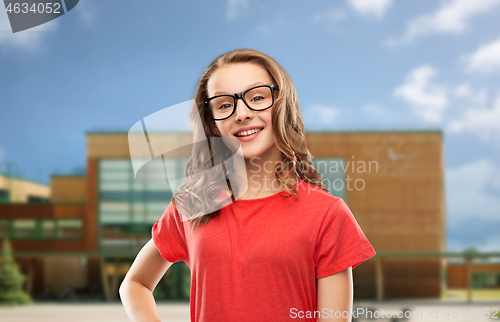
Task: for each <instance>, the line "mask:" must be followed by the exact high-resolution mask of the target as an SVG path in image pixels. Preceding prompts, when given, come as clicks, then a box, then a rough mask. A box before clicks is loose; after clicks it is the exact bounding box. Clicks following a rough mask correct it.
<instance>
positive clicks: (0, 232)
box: [0, 219, 9, 238]
mask: <svg viewBox="0 0 500 322" xmlns="http://www.w3.org/2000/svg"><path fill="white" fill-rule="evenodd" d="M4 237H9V221H8V220H7V219H2V220H0V238H4Z"/></svg>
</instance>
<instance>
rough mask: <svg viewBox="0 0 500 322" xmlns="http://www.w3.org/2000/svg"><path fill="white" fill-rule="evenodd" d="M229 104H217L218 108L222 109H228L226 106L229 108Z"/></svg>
mask: <svg viewBox="0 0 500 322" xmlns="http://www.w3.org/2000/svg"><path fill="white" fill-rule="evenodd" d="M231 106H232V105H231V104H222V105H221V106H219V110H224V109H228V108H231Z"/></svg>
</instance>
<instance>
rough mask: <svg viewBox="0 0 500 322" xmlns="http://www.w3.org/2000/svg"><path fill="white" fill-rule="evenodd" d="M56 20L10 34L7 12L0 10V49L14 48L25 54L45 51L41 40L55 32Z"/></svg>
mask: <svg viewBox="0 0 500 322" xmlns="http://www.w3.org/2000/svg"><path fill="white" fill-rule="evenodd" d="M57 20H58V19H57V18H56V19H54V20H51V21H49V22H46V23H44V24H42V25H40V26H36V27H33V28H30V29H27V30H23V31H19V32H16V33H12V28H11V26H10V22H9V18H8V16H7V11H5V10H0V49H2V50H3V51H5V50H8V49H12V48H16V49H21V50H24V51H27V52H32V53H35V52H40V51H43V50H45V48H44V46H43V39H45V38H46V37H48V36H50V35H53V34H54V33H55V32H57V29H58V28H57V26H58V22H57Z"/></svg>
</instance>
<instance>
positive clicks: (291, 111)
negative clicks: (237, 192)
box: [172, 49, 330, 230]
mask: <svg viewBox="0 0 500 322" xmlns="http://www.w3.org/2000/svg"><path fill="white" fill-rule="evenodd" d="M239 63H251V64H255V65H258V66H260V67H262V68H264V69H265V70H267V72H268V73H269V75H270V76H271V78H272V79H273V82H274V84H276V85H278V89H279V90H278V95H277V98H276V100H275V103H274V106H273V108H272V126H273V135H274V140H275V142H276V146H277V148H278V149H279V150H280V151H281V158H282V162H283V163H284V164H285V165H287V169H286V171H282V170H280V169H278V167H280V165H279V164H278V165H277V166H276V167H275V169H274V170H275V175H276V180H277V181H278V182H279V183H280V186H281V190H283V191H285V192H287V197H289V196H291V195H295V196H296V197H298V195H299V193H298V189H297V188H296V186H295V182H296V178H297V177H300V178H301V179H302V180H304V181H305V182H307V183H309V184H311V185H313V186H316V187H318V188H320V189H322V190H324V191H326V192H330V191H329V190H328V189H327V188H326V186H325V184H324V182H323V180H322V178H321V176H320V174H319V172H318V171H317V170H316V169H315V168H314V167H313V166H312V156H311V153H310V152H309V150H308V148H307V144H306V136H305V135H306V131H305V127H304V122H303V121H302V117H301V115H300V104H299V99H298V96H297V91H296V89H295V86H294V84H293V82H292V80H291V78H290V76H289V75H288V73H287V72H286V71H285V69H284V68H283V67H282V66H281V65H280V64H278V62H276V61H275V60H274V59H273V58H271V57H269V56H267V55H265V54H264V53H261V52H259V51H257V50H253V49H236V50H233V51H230V52H228V53H225V54H223V55H220V56H219V57H217V58H216V59H215V60H214V61H213V62H212V63H211V64H210V65H209V66H208V68H207V69H206V70H205V72H204V73H203V75H201V77H200V79H199V82H198V84H197V89H196V94H195V100H194V104H193V106H192V108H191V120H192V121H191V122H192V124H193V119H194V118H195V117H196V116H197V115H199V116H200V117H201V123H202V126H201V127H198V128H200V129H199V130H198V129H197V127H196V126H193V130H194V131H195V133H194V138H204V137H207V138H210V137H216V135H215V133H214V132H213V129H214V122H215V121H214V120H212V118H211V117H210V115H208V112H207V110H206V109H205V107H204V106H203V101H204V100H206V99H208V98H209V97H208V92H207V83H208V81H209V79H210V77H211V76H212V75H213V74H214V72H215V71H216V70H218V69H219V68H221V67H222V66H227V65H230V64H239ZM196 131H198V133H196ZM201 132H203V133H201ZM210 142H211V148H217V151H222V152H221V153H217V154H214V153H212V151H210V150H208V149H204V148H203V146H202V145H196V144H195V145H193V150H192V151H193V152H192V154H191V156H190V158H189V160H188V163H187V166H186V169H185V175H186V177H187V179H186V181H185V182H184V183H183V184H181V186H180V187H179V189H178V190H177V192H176V194H174V197H173V198H172V201H173V202H174V205H175V206H176V208H177V209H178V210H179V211H180V212H182V213H185V214H190V215H193V214H195V216H194V217H195V218H194V219H191V220H190V223H192V224H193V230H194V229H195V228H196V227H198V226H200V225H201V224H205V223H208V222H209V221H210V219H211V218H212V217H213V216H215V215H216V214H218V210H216V211H211V210H210V209H214V208H217V209H220V208H222V207H221V206H220V205H221V204H222V203H224V202H227V201H229V200H234V192H233V191H232V187H231V184H230V182H229V180H227V179H225V181H226V182H222V183H227V185H228V187H229V188H230V193H231V199H224V200H222V199H217V198H216V197H217V195H218V193H219V192H220V191H221V189H222V188H223V187H224V185H223V184H221V180H220V179H219V180H218V183H217V180H212V179H213V178H212V179H211V178H210V175H209V174H208V173H207V172H208V171H203V170H206V169H209V168H212V170H214V169H213V166H214V165H217V164H221V163H222V162H223V161H224V160H227V159H228V158H230V157H231V155H232V154H233V152H232V151H230V150H229V149H228V148H227V147H224V146H217V147H214V145H215V144H217V142H221V140H215V141H213V140H210ZM289 165H291V167H289ZM298 165H300V166H298ZM219 168H220V170H219V169H216V170H214V171H213V173H212V176H214V175H215V176H217V177H218V178H226V176H225V175H224V173H223V172H224V171H223V168H222V167H219ZM226 171H228V172H229V173H231V171H233V170H232V169H231V166H229V167H227V169H226ZM202 173H203V174H202ZM195 174H198V175H195ZM290 179H292V180H290ZM290 181H292V182H293V183H290ZM176 197H177V198H176ZM174 198H176V199H177V201H179V200H182V201H183V202H182V203H180V202H177V203H175V201H174ZM179 198H180V199H179ZM188 199H189V200H190V202H184V201H186V200H188ZM201 212H204V213H205V215H201ZM196 215H197V216H196Z"/></svg>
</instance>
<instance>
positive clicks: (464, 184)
mask: <svg viewBox="0 0 500 322" xmlns="http://www.w3.org/2000/svg"><path fill="white" fill-rule="evenodd" d="M498 180H500V169H499V168H498V167H497V166H496V165H495V164H494V163H492V162H491V161H490V160H487V159H482V160H478V161H476V162H473V163H469V164H466V165H463V166H460V167H457V168H452V169H447V170H446V191H447V192H446V200H447V213H448V214H449V215H448V216H449V218H450V217H453V220H454V221H457V220H463V219H466V218H470V217H473V218H483V219H497V218H498V216H499V211H500V197H498V196H494V195H492V194H491V193H490V192H488V191H487V187H488V186H490V185H492V183H494V182H498Z"/></svg>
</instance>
